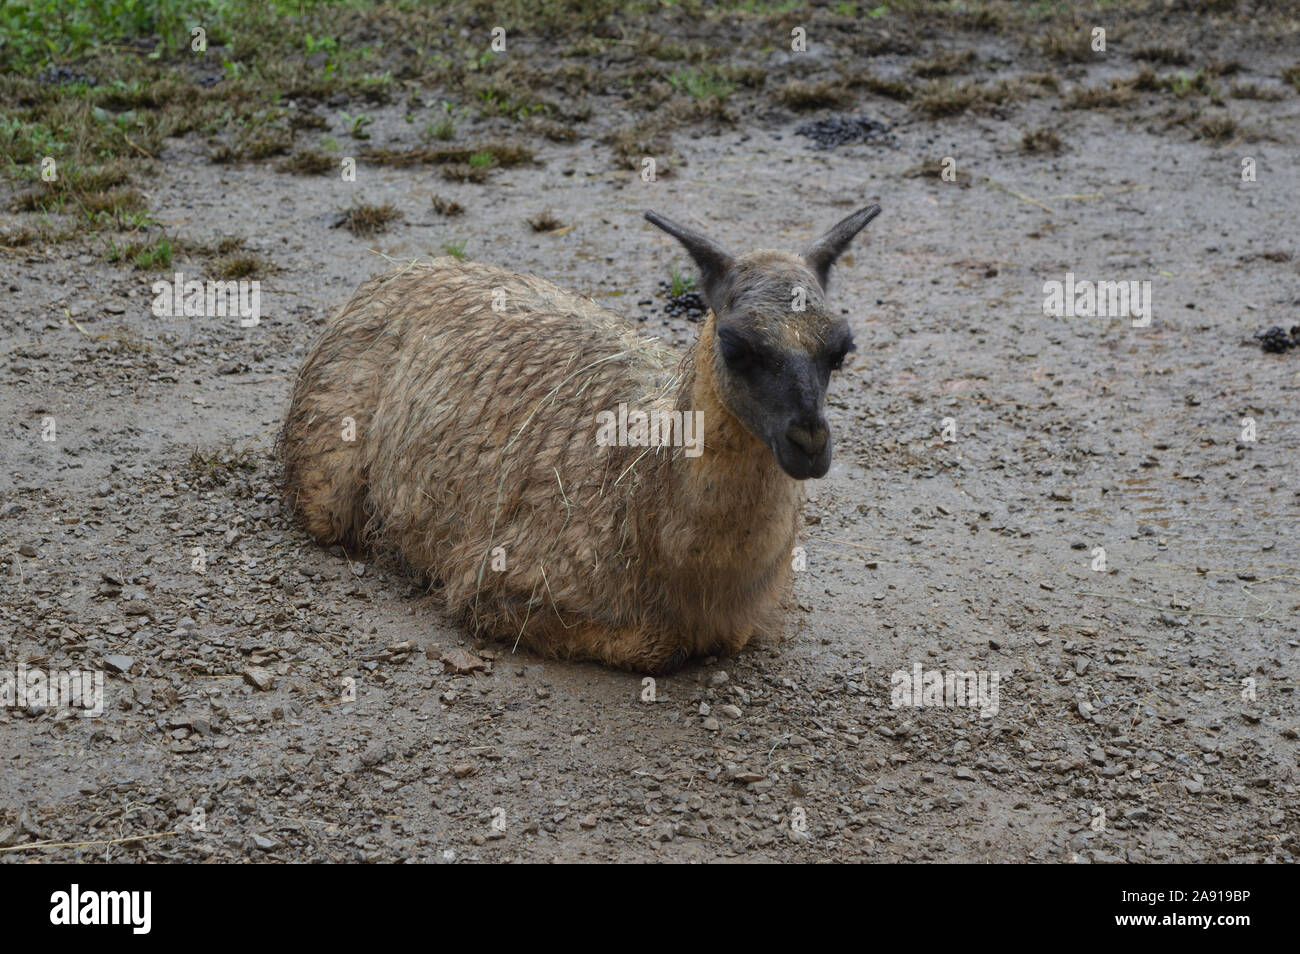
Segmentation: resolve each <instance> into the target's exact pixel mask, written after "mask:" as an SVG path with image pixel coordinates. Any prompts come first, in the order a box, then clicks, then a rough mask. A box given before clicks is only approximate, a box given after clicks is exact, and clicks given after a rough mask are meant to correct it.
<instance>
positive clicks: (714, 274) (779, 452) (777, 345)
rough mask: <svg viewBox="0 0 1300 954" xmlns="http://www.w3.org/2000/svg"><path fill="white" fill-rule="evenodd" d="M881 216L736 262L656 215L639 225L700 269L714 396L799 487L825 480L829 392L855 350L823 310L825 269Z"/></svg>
mask: <svg viewBox="0 0 1300 954" xmlns="http://www.w3.org/2000/svg"><path fill="white" fill-rule="evenodd" d="M879 214H880V206H878V205H873V206H869V207H867V208H865V209H860V210H858V211H857V212H854V213H853V214H852V215H850V216H849V217H848V218H846V219H843V220H842V221H840V222H839V223H837V224H836V225H835V226H833V227H832V228H831V229H830V230H829V231H828V232H826V234H824V235H823V236H821V238H819V239H817V240H816V241H815V242H813V243H812V244H811V245H810V246H808V248H807V249H806V250H805V251H804V253H803V255H791V254H790V253H788V252H771V251H757V252H750V253H748V254H746V255H739V256H732V255H730V254H729V253H727V252H726V251H724V250H723V249H722V248H721V247H719V246H718V245H717V244H716V243H714V242H713V241H711V240H709V239H707V238H705V237H704V236H703V235H700V234H699V233H697V232H694V231H692V230H690V229H687V228H683V227H682V226H680V225H677V224H676V223H674V222H670V221H669V220H667V219H665V218H664V217H663V216H661V215H658V214H657V213H655V212H647V213H646V214H645V217H646V219H647V220H649V221H650V222H651V223H653V224H654V225H657V226H658V227H659V228H661V229H663V230H664V231H665V232H667V233H668V234H669V235H671V236H673V237H674V238H676V239H677V240H678V241H679V242H681V243H682V245H684V246H685V247H686V250H687V251H688V252H690V253H691V258H692V259H694V260H695V264H696V266H697V267H698V268H699V270H700V277H701V279H702V282H701V289H700V290H701V293H702V294H703V296H704V299H705V301H706V302H707V303H708V305H709V307H710V308H712V309H713V314H714V317H715V320H714V333H713V335H712V336H710V337H709V338H708V339H707V340H705V339H701V341H700V348H701V349H708V350H707V351H705V352H704V353H703V356H704V357H706V359H709V360H712V362H713V370H714V375H713V377H714V380H715V381H717V383H718V391H719V397H720V398H721V400H722V402H723V404H724V405H726V408H727V410H729V411H730V412H731V413H732V414H734V415H735V416H736V418H737V419H738V420H739V421H740V422H741V423H742V424H743V425H744V426H745V427H746V428H747V429H748V430H749V432H750V433H751V434H753V435H754V436H755V437H757V438H758V439H759V440H760V441H762V442H763V443H764V444H766V445H767V446H768V447H769V448H771V450H772V454H773V455H774V456H775V457H776V460H777V463H779V464H780V465H781V469H782V470H784V471H785V472H786V473H787V474H789V475H790V476H791V477H793V478H795V479H796V480H806V479H807V478H809V477H824V476H825V475H826V471H827V470H829V469H830V466H831V432H830V428H829V427H828V426H827V424H826V416H825V413H824V411H825V406H826V387H827V385H828V384H829V383H830V377H831V372H833V371H835V370H838V368H839V367H840V365H841V364H842V363H843V361H844V356H845V355H846V354H848V353H849V352H850V351H852V350H853V335H852V334H851V333H850V332H849V325H848V322H847V321H845V320H844V318H843V317H840V316H837V315H833V314H832V313H831V311H830V309H829V308H828V307H827V305H826V300H825V292H826V280H827V277H828V276H829V274H830V269H831V265H832V264H833V263H834V262H835V260H836V259H837V258H839V256H840V253H841V252H843V251H844V249H845V248H847V247H848V244H849V242H851V241H852V240H853V236H855V235H857V234H858V232H860V231H861V230H862V229H863V227H864V226H865V225H866V224H867V223H868V222H870V221H871V220H872V219H874V218H875V217H876V216H877V215H879Z"/></svg>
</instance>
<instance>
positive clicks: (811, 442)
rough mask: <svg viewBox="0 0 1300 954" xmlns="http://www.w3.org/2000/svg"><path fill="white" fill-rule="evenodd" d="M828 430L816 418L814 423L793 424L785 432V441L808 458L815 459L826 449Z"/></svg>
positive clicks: (829, 434) (829, 433)
mask: <svg viewBox="0 0 1300 954" xmlns="http://www.w3.org/2000/svg"><path fill="white" fill-rule="evenodd" d="M830 436H831V432H830V428H828V427H827V426H826V422H825V421H823V420H821V419H820V418H818V419H817V420H815V421H804V422H802V423H800V422H795V423H794V424H791V425H790V426H789V427H788V428H786V431H785V439H786V440H788V441H789V442H790V443H791V444H793V445H794V446H795V447H798V448H799V449H800V450H802V451H803V452H804V453H805V454H807V455H808V456H809V457H816V456H817V455H818V454H820V453H821V452H822V450H823V449H824V448H825V447H826V441H827V440H829V439H830Z"/></svg>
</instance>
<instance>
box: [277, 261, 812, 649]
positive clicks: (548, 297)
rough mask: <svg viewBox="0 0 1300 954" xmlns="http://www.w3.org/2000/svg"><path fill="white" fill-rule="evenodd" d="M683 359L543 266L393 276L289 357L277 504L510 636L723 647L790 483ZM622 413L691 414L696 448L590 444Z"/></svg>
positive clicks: (742, 624)
mask: <svg viewBox="0 0 1300 954" xmlns="http://www.w3.org/2000/svg"><path fill="white" fill-rule="evenodd" d="M494 296H495V297H494ZM494 301H495V302H496V303H497V305H498V307H499V310H494V308H493V303H494ZM713 320H714V319H713V315H712V314H711V313H710V315H709V316H708V318H707V319H706V321H707V323H708V324H706V327H705V329H704V331H703V333H702V334H703V336H704V337H705V338H706V340H708V339H709V338H710V332H711V323H712V322H713ZM697 358H698V352H697V351H696V350H695V349H694V348H693V349H692V350H691V351H690V352H689V353H687V354H686V355H685V356H682V355H679V354H677V353H676V352H673V351H671V350H669V349H668V348H666V347H665V346H664V345H662V344H661V343H659V342H657V341H656V340H654V339H652V338H648V337H646V336H642V335H638V334H636V333H635V332H634V331H633V330H632V329H631V327H630V325H629V324H628V322H626V321H625V320H624V319H622V318H620V317H618V316H616V315H614V314H612V313H610V312H608V311H606V310H605V309H603V308H600V307H598V306H597V305H595V304H594V303H592V302H590V301H588V300H585V299H582V298H580V297H578V296H577V295H574V294H572V293H570V292H567V291H565V290H563V289H561V288H558V287H556V286H555V285H552V284H551V283H549V282H546V281H543V280H541V279H538V278H534V277H530V276H521V275H515V274H512V273H510V272H507V271H504V270H502V269H498V268H493V267H490V266H486V265H478V264H469V263H462V262H460V261H457V260H455V259H447V258H444V259H439V260H436V261H433V262H431V263H428V264H410V265H406V266H402V267H399V268H396V269H394V270H392V271H390V272H388V273H387V274H385V275H382V276H380V277H378V278H375V279H372V280H371V281H369V282H367V283H365V284H364V285H362V286H361V288H360V289H358V291H357V293H356V294H355V296H354V297H353V299H352V300H351V301H350V302H349V303H348V305H347V306H346V307H345V308H344V309H343V310H342V311H341V312H340V313H339V314H338V315H337V316H335V317H334V318H333V319H332V321H331V322H330V324H329V326H328V328H327V329H326V331H325V333H324V335H323V337H322V338H321V339H320V341H319V342H318V343H317V344H316V345H315V346H314V348H313V349H312V352H311V354H310V355H309V357H308V359H307V361H306V363H305V364H304V366H303V368H302V371H301V373H300V375H299V378H298V381H297V384H296V386H295V388H294V392H293V399H292V406H291V408H290V412H289V415H288V418H287V420H286V423H285V428H284V432H283V434H282V436H281V448H282V453H283V455H284V460H285V472H286V486H287V491H288V494H289V498H290V501H291V503H292V504H293V505H294V506H295V507H296V509H297V510H298V512H299V513H300V515H301V517H302V519H303V521H304V523H305V525H306V527H307V528H308V530H309V531H310V532H311V533H312V534H313V535H314V536H315V537H317V538H318V539H319V540H320V541H321V542H324V543H335V542H341V543H345V544H348V545H357V544H360V543H363V542H364V543H368V544H371V545H376V544H382V545H385V546H392V547H394V548H396V549H397V550H398V551H399V552H400V553H401V554H402V555H403V556H404V557H405V559H406V560H407V561H408V562H409V563H410V564H411V565H412V566H413V567H415V568H417V569H418V570H421V571H423V572H425V573H426V574H427V575H428V576H429V577H430V579H431V580H434V581H437V582H440V583H441V585H442V592H443V594H444V596H445V598H446V600H447V601H448V604H449V605H450V606H451V607H452V608H453V609H454V610H458V611H463V612H464V613H465V614H466V615H467V617H468V619H469V621H470V623H471V625H472V626H474V627H475V628H476V629H478V630H481V631H485V632H486V633H488V634H490V635H492V636H494V637H496V638H499V639H503V640H506V641H508V642H510V643H511V644H515V643H518V644H520V645H524V646H528V647H530V648H532V649H534V650H537V651H540V652H543V653H547V654H550V655H558V656H568V657H581V658H591V659H598V660H601V661H604V662H608V663H611V664H614V665H619V666H624V667H628V668H633V669H638V670H642V671H651V672H653V671H659V670H663V669H668V668H672V667H673V666H675V665H678V664H680V663H681V662H682V661H684V659H685V658H686V657H688V656H691V655H697V654H704V653H713V652H730V651H734V650H735V649H737V648H739V647H740V646H742V645H743V644H744V643H745V642H746V641H747V640H748V639H749V638H750V636H751V634H752V633H753V632H754V630H755V628H756V627H761V626H763V625H764V623H765V622H766V620H767V619H768V618H769V616H770V615H771V613H772V611H773V610H774V609H775V608H776V606H777V604H778V603H779V600H780V598H781V596H782V594H783V591H784V589H785V587H786V586H787V584H788V573H789V566H790V556H791V549H792V547H793V545H794V538H795V527H796V523H797V518H798V512H799V503H800V499H801V490H800V484H799V483H798V482H797V481H795V480H793V479H791V478H790V477H788V476H787V475H786V474H785V473H783V471H782V470H781V468H780V467H779V466H778V465H777V463H776V461H775V460H774V459H773V456H772V454H771V452H770V451H769V449H768V447H767V446H765V445H764V444H763V443H762V442H761V441H759V440H758V439H757V438H755V437H754V436H752V435H751V434H750V433H749V431H747V430H746V429H745V428H744V427H743V426H742V425H741V423H740V422H739V421H738V420H736V419H735V418H734V417H733V416H732V415H731V414H730V413H729V412H728V411H727V410H726V409H725V408H724V406H723V405H722V404H721V403H720V401H719V399H718V395H717V390H716V388H715V384H714V377H715V374H716V373H717V372H716V368H715V365H714V359H713V357H712V356H711V355H708V356H706V357H704V358H702V359H698V360H697ZM619 404H626V405H627V406H628V407H629V408H634V409H639V410H644V411H646V412H649V411H651V410H655V409H658V410H660V411H663V412H666V411H672V410H676V411H681V412H684V413H690V412H693V411H700V412H702V413H703V417H702V422H703V436H704V452H703V454H702V455H700V456H698V457H691V456H687V455H686V454H684V453H683V452H682V449H681V448H680V447H650V448H645V447H602V446H598V445H597V441H596V431H597V415H598V413H599V412H602V411H613V410H615V409H616V408H617V407H618V406H619ZM345 418H351V419H353V421H354V422H355V439H354V440H351V441H347V440H344V429H345V426H346V422H345ZM497 548H501V550H497ZM494 553H495V554H496V555H497V556H498V558H499V557H501V556H503V557H504V569H496V568H494V565H495V566H497V567H499V566H500V565H501V564H500V560H499V559H498V560H496V561H495V562H494Z"/></svg>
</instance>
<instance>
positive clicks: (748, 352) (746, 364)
mask: <svg viewBox="0 0 1300 954" xmlns="http://www.w3.org/2000/svg"><path fill="white" fill-rule="evenodd" d="M718 348H719V350H720V351H721V352H722V360H723V361H725V362H727V367H729V368H730V369H731V370H733V371H749V370H752V369H753V368H755V367H757V366H758V365H759V364H761V363H762V359H761V358H760V356H759V354H758V352H757V351H756V350H755V349H754V347H753V346H752V345H751V344H750V343H749V342H748V341H746V340H745V339H744V338H742V337H740V336H739V335H737V334H735V333H734V332H731V331H723V332H722V333H720V334H719V335H718Z"/></svg>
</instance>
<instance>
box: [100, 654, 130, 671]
mask: <svg viewBox="0 0 1300 954" xmlns="http://www.w3.org/2000/svg"><path fill="white" fill-rule="evenodd" d="M134 665H135V657H134V656H105V657H104V668H105V669H108V670H109V671H110V672H129V671H130V669H131V667H132V666H134Z"/></svg>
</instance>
